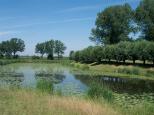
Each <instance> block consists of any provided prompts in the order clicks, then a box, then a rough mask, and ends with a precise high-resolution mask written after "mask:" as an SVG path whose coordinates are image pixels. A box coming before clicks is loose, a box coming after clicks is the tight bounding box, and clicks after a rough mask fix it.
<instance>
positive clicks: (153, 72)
mask: <svg viewBox="0 0 154 115" xmlns="http://www.w3.org/2000/svg"><path fill="white" fill-rule="evenodd" d="M146 76H150V77H154V71H152V70H147V71H146Z"/></svg>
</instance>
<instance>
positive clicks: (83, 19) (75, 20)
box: [1, 17, 95, 29]
mask: <svg viewBox="0 0 154 115" xmlns="http://www.w3.org/2000/svg"><path fill="white" fill-rule="evenodd" d="M93 19H95V18H93V17H86V18H72V19H66V20H59V21H45V22H42V23H41V22H40V23H29V24H19V25H15V26H9V27H1V28H2V29H14V28H23V27H31V26H35V25H44V24H57V23H69V22H78V21H89V20H93Z"/></svg>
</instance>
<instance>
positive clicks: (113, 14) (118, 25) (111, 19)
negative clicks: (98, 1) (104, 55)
mask: <svg viewBox="0 0 154 115" xmlns="http://www.w3.org/2000/svg"><path fill="white" fill-rule="evenodd" d="M132 20H133V19H132V9H131V7H130V6H129V5H128V4H125V5H116V6H111V7H109V8H106V9H105V10H104V11H102V12H101V13H99V14H98V16H97V19H96V23H95V24H96V28H93V29H92V32H91V37H90V40H92V41H94V42H96V43H101V44H115V43H118V42H120V41H125V40H129V37H128V35H129V33H130V32H132V31H133V28H132V26H131V22H132Z"/></svg>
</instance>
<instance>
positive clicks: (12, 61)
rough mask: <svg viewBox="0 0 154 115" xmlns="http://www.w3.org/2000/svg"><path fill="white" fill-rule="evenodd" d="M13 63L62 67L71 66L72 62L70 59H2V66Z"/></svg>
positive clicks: (0, 60)
mask: <svg viewBox="0 0 154 115" xmlns="http://www.w3.org/2000/svg"><path fill="white" fill-rule="evenodd" d="M11 63H60V64H62V65H69V64H70V63H71V61H70V60H68V59H61V60H57V59H55V60H47V59H32V58H20V59H0V65H7V64H11Z"/></svg>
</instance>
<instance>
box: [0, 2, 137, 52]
mask: <svg viewBox="0 0 154 115" xmlns="http://www.w3.org/2000/svg"><path fill="white" fill-rule="evenodd" d="M139 1H140V0H0V42H1V41H3V40H8V39H10V38H13V37H17V38H21V39H23V40H24V41H25V44H26V49H25V52H24V53H22V54H23V55H34V54H35V53H34V52H35V45H36V44H37V43H38V42H43V41H47V40H50V39H58V40H61V41H63V42H64V43H65V45H66V46H67V50H66V52H65V55H68V54H69V51H70V50H79V49H83V48H85V47H87V46H89V45H93V43H92V42H91V41H90V40H89V36H90V31H91V28H92V27H94V25H95V19H96V16H97V13H98V12H100V11H102V10H103V9H104V8H106V7H108V6H110V5H116V4H124V3H126V2H127V3H129V4H130V5H131V6H132V7H133V8H136V6H137V5H138V4H139Z"/></svg>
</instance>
